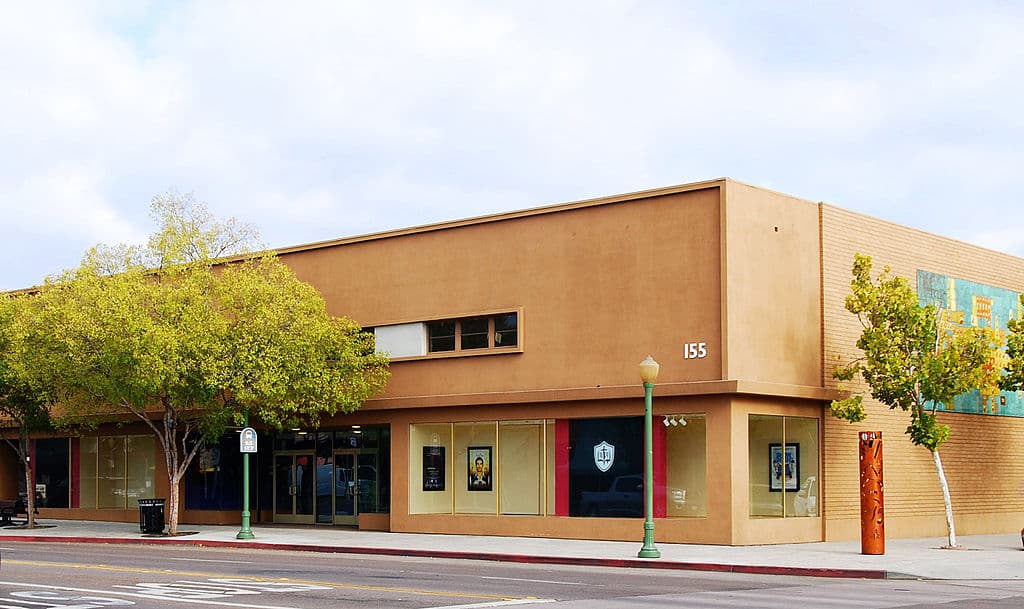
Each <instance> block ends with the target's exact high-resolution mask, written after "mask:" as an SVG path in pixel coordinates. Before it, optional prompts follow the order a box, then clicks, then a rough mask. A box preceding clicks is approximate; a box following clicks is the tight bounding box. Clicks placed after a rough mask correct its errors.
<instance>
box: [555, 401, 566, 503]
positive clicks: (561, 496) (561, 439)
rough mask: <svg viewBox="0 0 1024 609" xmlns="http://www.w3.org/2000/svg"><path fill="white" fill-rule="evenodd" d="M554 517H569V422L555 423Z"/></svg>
mask: <svg viewBox="0 0 1024 609" xmlns="http://www.w3.org/2000/svg"><path fill="white" fill-rule="evenodd" d="M554 457H555V515H556V516H568V515H569V420H568V419H557V420H556V421H555V455H554Z"/></svg>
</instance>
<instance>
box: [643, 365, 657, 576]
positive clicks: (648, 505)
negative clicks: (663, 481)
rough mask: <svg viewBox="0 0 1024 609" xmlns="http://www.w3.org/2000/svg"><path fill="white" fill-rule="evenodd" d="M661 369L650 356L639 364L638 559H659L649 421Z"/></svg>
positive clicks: (650, 425)
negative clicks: (640, 519) (640, 497)
mask: <svg viewBox="0 0 1024 609" xmlns="http://www.w3.org/2000/svg"><path fill="white" fill-rule="evenodd" d="M660 368H661V367H660V366H659V365H658V362H656V361H654V358H653V357H651V356H650V355H648V356H647V359H645V360H644V361H642V362H640V380H641V381H643V383H644V451H645V452H644V455H645V456H644V506H645V517H644V545H643V547H642V548H640V551H639V552H637V557H638V558H661V552H659V551H658V548H655V547H654V432H653V431H652V428H653V427H654V425H653V423H652V421H651V418H652V417H651V395H652V394H653V393H654V381H656V380H658V370H659V369H660Z"/></svg>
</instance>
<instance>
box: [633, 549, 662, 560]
mask: <svg viewBox="0 0 1024 609" xmlns="http://www.w3.org/2000/svg"><path fill="white" fill-rule="evenodd" d="M636 557H637V558H661V552H660V551H659V550H658V549H657V548H640V551H639V552H637V553H636Z"/></svg>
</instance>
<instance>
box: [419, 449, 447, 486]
mask: <svg viewBox="0 0 1024 609" xmlns="http://www.w3.org/2000/svg"><path fill="white" fill-rule="evenodd" d="M423 490H425V491H443V490H444V446H424V447H423Z"/></svg>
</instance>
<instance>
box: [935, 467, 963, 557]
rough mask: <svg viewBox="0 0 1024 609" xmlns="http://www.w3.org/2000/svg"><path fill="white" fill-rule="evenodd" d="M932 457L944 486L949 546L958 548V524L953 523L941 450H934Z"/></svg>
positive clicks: (951, 504) (940, 481) (943, 496)
mask: <svg viewBox="0 0 1024 609" xmlns="http://www.w3.org/2000/svg"><path fill="white" fill-rule="evenodd" d="M932 459H933V460H934V461H935V471H936V473H938V474H939V486H941V487H942V501H943V502H944V503H945V505H946V531H947V532H948V533H949V543H948V545H947V547H949V548H957V547H959V546H958V545H957V543H956V525H955V524H953V502H952V501H951V500H950V498H949V484H948V483H947V482H946V472H945V471H944V470H943V469H942V459H940V458H939V451H938V450H933V451H932Z"/></svg>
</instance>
